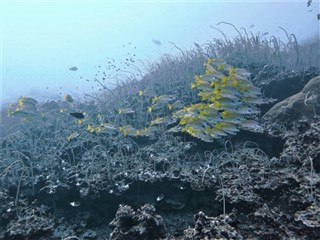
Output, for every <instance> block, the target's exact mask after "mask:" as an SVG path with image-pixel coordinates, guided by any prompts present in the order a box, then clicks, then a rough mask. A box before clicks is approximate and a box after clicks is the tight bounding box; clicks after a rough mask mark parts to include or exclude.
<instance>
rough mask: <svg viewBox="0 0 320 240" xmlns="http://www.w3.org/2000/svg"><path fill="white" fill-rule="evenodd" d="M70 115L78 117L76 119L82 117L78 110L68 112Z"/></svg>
mask: <svg viewBox="0 0 320 240" xmlns="http://www.w3.org/2000/svg"><path fill="white" fill-rule="evenodd" d="M69 114H70V115H71V116H73V117H75V118H78V119H83V118H84V115H83V113H79V112H74V113H69Z"/></svg>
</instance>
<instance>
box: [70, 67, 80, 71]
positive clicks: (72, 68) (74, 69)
mask: <svg viewBox="0 0 320 240" xmlns="http://www.w3.org/2000/svg"><path fill="white" fill-rule="evenodd" d="M69 70H70V71H77V70H78V68H77V67H71V68H69Z"/></svg>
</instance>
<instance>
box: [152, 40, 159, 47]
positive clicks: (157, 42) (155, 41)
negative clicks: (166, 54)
mask: <svg viewBox="0 0 320 240" xmlns="http://www.w3.org/2000/svg"><path fill="white" fill-rule="evenodd" d="M152 42H153V43H154V44H156V45H158V46H160V45H161V42H160V41H159V40H156V39H152Z"/></svg>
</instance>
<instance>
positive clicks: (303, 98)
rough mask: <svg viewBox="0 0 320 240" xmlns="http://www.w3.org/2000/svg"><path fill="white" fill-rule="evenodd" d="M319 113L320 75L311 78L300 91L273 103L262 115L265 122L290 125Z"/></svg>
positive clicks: (317, 115) (316, 115)
mask: <svg viewBox="0 0 320 240" xmlns="http://www.w3.org/2000/svg"><path fill="white" fill-rule="evenodd" d="M319 115H320V76H317V77H314V78H312V79H311V80H310V81H309V82H308V83H307V84H306V85H305V87H304V88H303V89H302V90H301V92H299V93H297V94H295V95H292V96H291V97H288V98H286V99H285V100H283V101H281V102H279V103H277V104H276V105H274V106H273V107H272V108H271V109H270V110H269V111H268V112H267V113H266V114H265V115H264V116H263V117H262V121H263V122H264V123H265V124H267V125H268V124H274V123H279V122H280V123H283V124H286V125H287V126H291V125H292V123H294V122H297V121H299V120H302V119H304V120H308V119H313V118H314V117H319Z"/></svg>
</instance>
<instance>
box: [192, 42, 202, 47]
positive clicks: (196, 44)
mask: <svg viewBox="0 0 320 240" xmlns="http://www.w3.org/2000/svg"><path fill="white" fill-rule="evenodd" d="M193 44H194V45H195V46H196V47H197V48H201V47H200V45H199V44H198V43H196V42H194V43H193Z"/></svg>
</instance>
